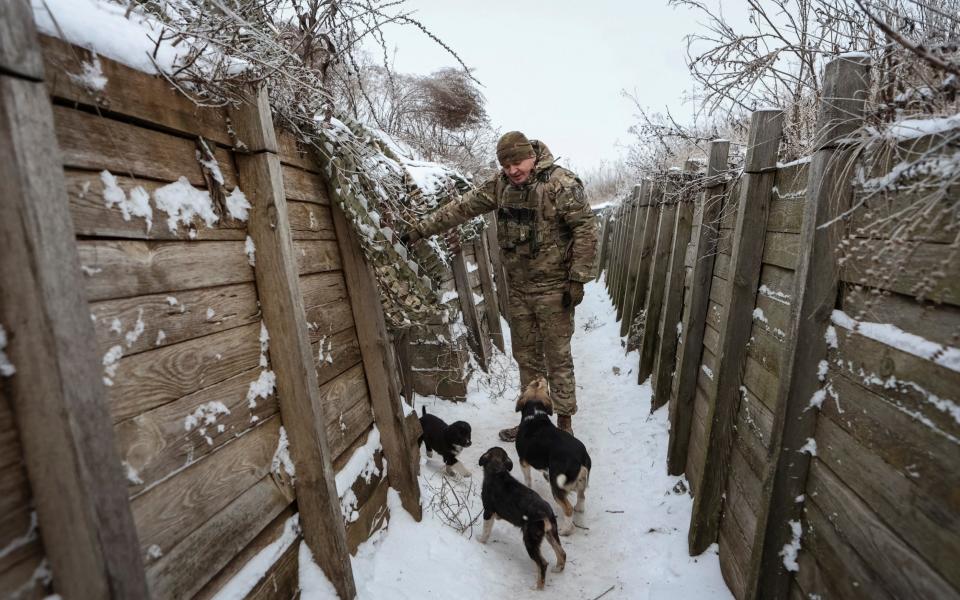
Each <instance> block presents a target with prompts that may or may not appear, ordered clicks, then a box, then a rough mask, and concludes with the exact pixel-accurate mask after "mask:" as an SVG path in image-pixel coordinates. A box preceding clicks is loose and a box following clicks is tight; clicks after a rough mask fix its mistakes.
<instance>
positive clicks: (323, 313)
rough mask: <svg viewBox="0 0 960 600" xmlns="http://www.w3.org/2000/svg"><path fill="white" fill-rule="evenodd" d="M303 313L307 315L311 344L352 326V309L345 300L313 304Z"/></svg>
mask: <svg viewBox="0 0 960 600" xmlns="http://www.w3.org/2000/svg"><path fill="white" fill-rule="evenodd" d="M304 314H305V315H306V317H307V328H308V329H309V332H310V335H309V337H310V343H311V344H313V343H315V342H319V341H320V340H321V339H322V338H329V337H330V336H331V335H333V334H336V333H340V332H342V331H345V330H347V329H350V328H352V327H353V326H354V322H353V311H352V310H351V309H350V303H349V302H348V301H347V300H337V301H334V302H328V303H326V304H321V305H319V306H314V307H311V308H308V309H307V310H305V311H304Z"/></svg>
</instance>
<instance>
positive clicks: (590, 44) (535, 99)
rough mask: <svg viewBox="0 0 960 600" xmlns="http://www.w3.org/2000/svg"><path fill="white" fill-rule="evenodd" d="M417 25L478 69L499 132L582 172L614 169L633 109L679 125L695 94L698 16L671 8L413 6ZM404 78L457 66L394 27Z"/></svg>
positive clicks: (487, 0) (567, 2)
mask: <svg viewBox="0 0 960 600" xmlns="http://www.w3.org/2000/svg"><path fill="white" fill-rule="evenodd" d="M404 6H405V7H407V8H408V9H410V10H415V11H416V14H415V15H413V16H414V18H416V19H418V20H420V21H421V22H423V23H424V24H425V25H426V26H427V27H428V28H429V29H430V30H431V31H432V32H433V33H435V34H436V35H438V36H439V37H440V38H442V39H443V40H444V41H445V42H446V43H447V44H448V45H450V46H451V47H452V48H453V49H454V50H456V51H457V53H458V54H459V55H460V57H461V58H462V59H463V61H464V62H465V63H466V64H467V65H468V66H470V67H472V68H474V69H475V71H474V75H475V76H476V78H477V79H479V80H480V82H481V83H482V84H483V86H484V87H483V93H484V95H485V96H486V99H487V110H488V112H489V114H490V117H491V119H492V121H493V124H494V126H495V127H498V128H500V130H501V131H502V132H506V131H509V130H513V129H519V130H520V131H523V132H524V133H526V134H527V135H528V136H530V137H533V138H537V139H541V140H543V141H544V142H546V143H547V145H548V146H549V147H550V148H551V150H552V151H553V153H554V155H559V156H562V157H564V159H565V160H564V161H563V162H564V164H566V165H567V166H571V167H573V168H575V169H578V170H588V169H593V168H596V167H597V166H599V165H600V164H601V161H607V162H609V161H613V160H616V158H617V157H618V155H619V154H620V150H619V149H618V148H617V144H618V143H626V142H627V141H628V139H629V134H628V133H627V128H628V127H629V126H630V125H631V124H632V123H633V122H634V117H633V113H634V110H633V106H632V104H631V102H630V101H629V100H628V99H626V98H624V97H623V96H622V95H621V90H624V89H626V90H630V91H636V92H637V94H638V95H639V97H640V98H641V100H642V103H643V105H644V106H646V107H649V108H651V109H652V110H654V111H662V110H664V108H665V107H667V106H669V107H670V109H671V111H673V113H674V115H675V116H676V117H677V118H678V119H680V118H681V117H687V116H688V115H689V114H690V113H691V107H690V105H689V104H685V103H684V102H683V101H682V97H683V96H684V93H685V92H686V93H689V92H690V91H691V89H692V82H691V80H690V78H689V76H688V75H687V69H686V65H685V63H684V58H685V55H686V54H685V48H686V45H685V42H684V39H683V38H684V36H685V35H686V34H687V33H688V32H690V31H691V30H692V28H694V27H695V26H696V18H695V15H693V14H692V13H690V12H689V11H687V10H686V9H682V8H681V9H674V8H670V7H668V6H667V4H666V0H653V1H647V2H643V1H640V0H586V1H584V0H553V1H546V0H527V1H526V2H517V1H515V0H482V1H480V0H407V1H406V3H405V4H404ZM385 31H386V33H387V36H388V43H390V44H391V47H392V49H395V50H396V55H395V63H394V67H395V69H396V70H397V71H399V72H406V73H418V74H426V73H430V72H432V71H435V70H437V69H439V68H441V67H447V66H455V64H456V62H455V61H454V59H453V58H452V57H450V56H449V54H447V53H446V52H445V51H444V50H443V49H442V48H440V47H439V46H437V45H436V43H434V42H433V41H432V40H430V39H429V38H427V37H426V36H424V35H423V34H421V33H420V32H418V31H417V30H415V29H413V28H411V27H388V28H387V29H386V30H385Z"/></svg>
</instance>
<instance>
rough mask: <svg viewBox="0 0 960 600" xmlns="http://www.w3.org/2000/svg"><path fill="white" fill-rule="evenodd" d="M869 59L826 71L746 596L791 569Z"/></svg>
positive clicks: (783, 581) (780, 583)
mask: <svg viewBox="0 0 960 600" xmlns="http://www.w3.org/2000/svg"><path fill="white" fill-rule="evenodd" d="M869 70H870V63H869V59H868V58H859V57H858V58H852V57H851V58H847V57H842V58H838V59H836V60H834V61H833V62H831V63H829V64H828V65H827V67H826V70H825V71H824V78H823V100H821V104H820V114H819V116H818V120H817V130H818V146H817V151H816V153H815V154H814V155H813V160H812V162H811V164H810V171H809V175H808V178H807V202H806V205H805V206H804V215H803V228H802V230H801V234H800V256H799V258H798V260H797V270H796V275H795V279H794V282H795V283H794V291H793V304H792V306H791V311H790V329H789V331H788V335H787V342H786V345H785V348H784V350H783V360H782V361H781V363H780V364H781V365H783V370H782V371H781V373H780V380H779V384H780V385H779V388H778V392H777V405H776V406H777V410H776V414H775V415H774V421H773V430H772V434H771V442H770V452H771V457H770V461H769V463H768V470H767V473H766V474H765V477H764V482H763V489H762V493H761V498H760V507H759V510H758V516H757V529H756V534H755V537H754V543H753V554H752V556H751V558H750V564H749V567H748V569H747V575H748V579H747V584H746V592H747V593H746V596H747V597H748V598H775V599H785V598H787V597H788V596H789V590H790V574H789V572H788V571H787V570H786V569H785V568H784V566H783V560H782V558H781V556H780V551H781V549H782V548H783V546H784V544H787V543H788V542H789V541H790V539H791V536H792V532H791V529H790V525H789V522H790V521H791V520H799V519H800V518H801V515H802V512H801V511H802V510H803V504H802V503H798V502H797V501H796V498H797V497H798V496H800V495H801V494H803V493H804V490H805V487H806V481H807V473H808V470H809V467H810V460H811V457H810V455H809V454H807V453H804V452H799V449H800V448H801V447H802V446H803V445H804V444H805V443H806V441H807V439H809V438H812V437H814V434H815V432H816V426H817V414H818V413H817V411H816V410H807V409H808V408H809V403H810V398H811V397H812V396H813V394H814V393H815V392H816V391H817V390H818V389H819V387H820V385H821V382H820V380H819V377H818V375H817V372H818V365H819V364H820V361H822V360H824V359H825V358H826V355H827V344H826V341H825V339H824V334H825V332H826V330H827V327H828V326H829V324H830V315H831V313H832V311H833V309H834V307H835V306H836V302H837V289H838V287H839V272H840V267H839V265H838V263H837V259H838V251H839V244H840V239H841V237H842V234H843V228H844V223H843V221H842V220H840V219H838V217H839V215H842V214H843V213H844V212H846V211H847V210H848V209H849V206H850V201H851V194H852V186H851V184H850V179H851V177H852V175H853V163H854V160H855V157H854V154H853V151H852V150H850V149H848V148H846V147H844V144H843V138H844V137H845V136H846V135H848V134H849V133H851V132H853V131H855V130H856V129H857V128H858V127H859V126H860V124H861V123H862V119H863V108H864V100H865V98H866V94H867V89H868V85H869Z"/></svg>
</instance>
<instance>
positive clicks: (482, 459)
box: [480, 451, 490, 467]
mask: <svg viewBox="0 0 960 600" xmlns="http://www.w3.org/2000/svg"><path fill="white" fill-rule="evenodd" d="M487 454H489V451H488V452H484V453H483V454H482V455H480V466H481V467H484V466H486V464H487V461H489V460H490V457H489V456H487Z"/></svg>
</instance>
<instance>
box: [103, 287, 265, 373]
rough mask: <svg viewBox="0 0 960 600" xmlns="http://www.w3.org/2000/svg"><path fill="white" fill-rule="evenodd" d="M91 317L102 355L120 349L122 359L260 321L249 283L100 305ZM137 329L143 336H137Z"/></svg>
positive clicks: (126, 299)
mask: <svg viewBox="0 0 960 600" xmlns="http://www.w3.org/2000/svg"><path fill="white" fill-rule="evenodd" d="M208 309H209V310H212V311H213V315H212V316H211V317H208V316H207V314H208V313H207V310H208ZM90 314H91V315H92V317H95V318H96V320H95V321H94V322H93V326H94V328H95V329H96V331H97V345H98V347H99V348H100V353H101V355H102V354H106V352H107V351H108V350H109V349H110V348H111V347H112V346H114V345H117V344H119V345H121V346H122V347H123V354H124V356H131V355H133V354H137V353H139V352H143V351H146V350H152V349H154V348H160V347H164V346H169V345H171V344H177V343H180V342H184V341H187V340H190V339H194V338H199V337H203V336H206V335H210V334H213V333H218V332H221V331H226V330H227V329H233V328H235V327H239V326H241V325H249V324H250V323H254V322H258V321H259V320H260V308H259V307H258V306H257V290H256V288H255V287H254V285H253V284H252V283H240V284H235V285H225V286H218V287H212V288H202V289H197V290H189V291H184V292H175V295H174V294H150V295H146V296H136V297H132V298H121V299H118V300H103V301H101V302H94V303H92V304H91V305H90ZM141 324H142V327H143V330H142V332H140V333H139V335H138V334H137V332H138V331H139V330H140V327H141ZM161 332H162V333H161ZM127 334H130V336H129V337H128V336H127Z"/></svg>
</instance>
